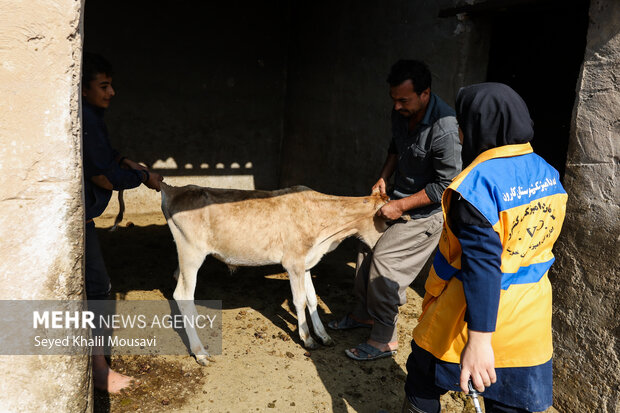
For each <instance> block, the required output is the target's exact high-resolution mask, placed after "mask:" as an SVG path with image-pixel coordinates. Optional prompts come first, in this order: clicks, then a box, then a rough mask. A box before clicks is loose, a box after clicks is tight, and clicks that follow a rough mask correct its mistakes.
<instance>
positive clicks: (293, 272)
mask: <svg viewBox="0 0 620 413" xmlns="http://www.w3.org/2000/svg"><path fill="white" fill-rule="evenodd" d="M282 265H283V266H284V268H285V269H286V271H287V272H288V278H289V281H290V283H291V292H292V293H293V304H295V312H296V313H297V328H298V329H299V338H301V340H302V341H303V342H304V347H305V348H308V349H314V348H317V347H318V344H317V343H316V341H314V339H313V338H312V336H311V335H310V329H309V328H308V322H307V321H306V291H305V290H306V288H305V281H304V278H305V277H304V272H305V267H304V265H303V263H301V264H299V263H296V264H293V265H290V266H287V265H286V264H285V263H282Z"/></svg>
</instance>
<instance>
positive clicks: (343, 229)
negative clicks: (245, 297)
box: [161, 183, 388, 365]
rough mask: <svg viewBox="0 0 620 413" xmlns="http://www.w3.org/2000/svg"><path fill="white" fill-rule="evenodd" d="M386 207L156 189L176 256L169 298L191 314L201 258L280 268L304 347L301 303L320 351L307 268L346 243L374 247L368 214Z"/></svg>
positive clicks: (367, 199)
mask: <svg viewBox="0 0 620 413" xmlns="http://www.w3.org/2000/svg"><path fill="white" fill-rule="evenodd" d="M387 201H388V197H387V196H385V195H381V194H379V193H378V192H373V194H372V195H370V196H364V197H343V196H332V195H325V194H322V193H319V192H316V191H313V190H311V189H310V188H307V187H304V186H295V187H291V188H286V189H280V190H275V191H260V190H238V189H218V188H205V187H200V186H196V185H187V186H183V187H174V186H170V185H167V184H165V183H162V184H161V207H162V211H163V213H164V216H165V218H166V221H167V223H168V226H169V227H170V232H171V233H172V236H173V237H174V240H175V242H176V247H177V253H178V260H179V266H178V268H177V270H176V271H175V274H174V276H175V278H176V279H177V285H176V288H175V290H174V295H173V296H174V299H175V301H176V302H177V303H178V306H179V309H180V310H181V313H182V314H183V315H184V316H196V315H197V313H196V307H195V305H194V301H193V300H194V290H195V287H196V274H197V272H198V269H199V268H200V266H201V265H202V263H203V261H204V259H205V258H206V256H207V255H213V256H214V257H215V258H217V259H219V260H220V261H222V262H224V263H225V264H227V265H228V266H229V267H231V268H234V267H237V266H262V265H272V264H281V265H282V266H283V267H284V269H285V270H286V271H287V272H288V276H289V281H290V285H291V291H292V295H293V303H294V305H295V310H296V313H297V322H298V330H299V337H300V338H301V340H302V341H303V343H304V347H306V348H308V349H313V348H316V347H318V344H317V342H316V341H315V340H314V339H313V338H312V336H311V335H310V331H309V329H308V324H307V322H306V314H305V307H306V304H307V306H308V311H309V313H310V317H311V319H312V325H313V327H314V332H315V334H316V335H317V336H318V338H319V339H320V341H321V342H322V343H323V344H324V345H333V344H334V342H333V340H332V338H331V337H330V336H329V335H328V334H327V332H326V331H325V328H324V327H323V324H322V323H321V320H320V318H319V315H318V313H317V298H316V293H315V291H314V286H313V284H312V279H311V277H310V269H311V268H312V267H314V266H315V265H316V264H317V263H318V262H319V261H320V260H321V257H323V255H325V254H326V253H328V252H330V251H332V250H334V249H335V248H336V247H337V246H338V245H339V244H340V242H342V240H344V239H345V238H347V237H349V236H357V237H358V238H359V239H360V240H361V241H363V242H364V243H366V244H367V245H368V246H369V247H371V248H372V247H374V245H375V244H376V242H377V240H378V239H379V237H380V236H381V235H382V233H383V232H384V231H385V229H386V228H387V224H386V222H385V221H384V220H383V219H382V218H379V217H377V216H376V215H375V213H376V212H377V211H378V210H379V209H380V208H381V207H382V206H383V205H385V204H386V203H387ZM186 332H187V336H188V339H189V345H190V351H191V352H192V353H193V354H194V355H195V356H196V361H197V362H198V363H200V364H202V365H206V364H207V362H208V356H209V355H208V353H207V351H206V350H205V348H204V346H203V345H202V343H201V342H200V339H199V338H198V335H197V334H196V331H195V329H194V328H193V326H188V327H187V328H186Z"/></svg>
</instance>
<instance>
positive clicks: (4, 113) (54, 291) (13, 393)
mask: <svg viewBox="0 0 620 413" xmlns="http://www.w3.org/2000/svg"><path fill="white" fill-rule="evenodd" d="M81 11H82V4H81V2H80V1H75V0H57V1H49V0H47V1H46V0H33V1H28V2H15V1H9V0H0V96H2V99H0V208H1V210H2V213H1V214H0V246H1V247H0V299H2V300H18V299H22V300H37V299H39V300H40V299H77V300H80V299H82V289H83V272H82V248H83V245H82V239H83V225H84V217H83V210H82V195H81V188H82V182H81V176H82V172H81V152H80V140H81V135H80V122H79V99H78V98H79V95H78V94H77V91H78V84H79V73H80V59H81V27H80V23H81V20H80V17H81ZM0 334H11V332H10V331H2V332H0ZM88 360H89V357H88V356H87V355H86V354H85V355H83V356H74V357H61V356H10V357H9V356H0V395H1V396H0V397H1V399H2V402H1V405H2V406H1V409H2V411H14V412H17V411H20V412H21V411H30V412H34V411H40V412H43V411H55V412H82V411H88V410H89V399H90V398H91V397H92V396H91V393H92V391H91V390H90V388H89V383H90V377H89V374H88Z"/></svg>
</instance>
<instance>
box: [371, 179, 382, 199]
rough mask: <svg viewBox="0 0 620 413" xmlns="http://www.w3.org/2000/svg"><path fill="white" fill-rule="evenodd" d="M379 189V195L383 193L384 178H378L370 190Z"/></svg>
mask: <svg viewBox="0 0 620 413" xmlns="http://www.w3.org/2000/svg"><path fill="white" fill-rule="evenodd" d="M375 191H379V193H381V195H385V179H383V178H379V180H378V181H377V183H376V184H374V185H373V186H372V192H375Z"/></svg>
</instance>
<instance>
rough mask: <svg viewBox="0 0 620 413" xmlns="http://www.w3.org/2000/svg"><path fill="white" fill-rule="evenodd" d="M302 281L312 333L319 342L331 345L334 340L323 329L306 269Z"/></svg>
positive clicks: (314, 293) (310, 277)
mask: <svg viewBox="0 0 620 413" xmlns="http://www.w3.org/2000/svg"><path fill="white" fill-rule="evenodd" d="M304 283H305V287H306V301H307V303H308V312H309V313H310V318H311V319H312V327H313V328H314V333H315V334H316V335H317V336H318V337H319V338H320V339H321V342H322V343H323V344H325V345H326V346H333V345H334V340H332V338H331V337H330V336H329V334H327V331H325V327H323V323H322V322H321V319H320V318H319V313H318V311H317V299H316V292H315V291H314V285H313V284H312V276H311V275H310V271H306V274H305V276H304Z"/></svg>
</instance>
